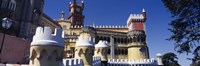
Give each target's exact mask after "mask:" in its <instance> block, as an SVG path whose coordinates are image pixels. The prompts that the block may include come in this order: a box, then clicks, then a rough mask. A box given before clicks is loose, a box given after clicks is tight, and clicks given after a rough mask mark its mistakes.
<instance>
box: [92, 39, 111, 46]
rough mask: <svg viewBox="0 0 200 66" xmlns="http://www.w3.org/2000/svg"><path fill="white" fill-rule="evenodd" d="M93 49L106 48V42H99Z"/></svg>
mask: <svg viewBox="0 0 200 66" xmlns="http://www.w3.org/2000/svg"><path fill="white" fill-rule="evenodd" d="M95 47H108V42H107V41H102V40H100V41H99V42H98V44H96V45H95Z"/></svg>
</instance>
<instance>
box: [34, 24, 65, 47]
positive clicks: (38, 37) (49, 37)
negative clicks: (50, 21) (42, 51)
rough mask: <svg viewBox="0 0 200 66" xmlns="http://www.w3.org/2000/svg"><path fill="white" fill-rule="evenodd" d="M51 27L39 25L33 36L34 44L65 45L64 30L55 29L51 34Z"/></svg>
mask: <svg viewBox="0 0 200 66" xmlns="http://www.w3.org/2000/svg"><path fill="white" fill-rule="evenodd" d="M51 33H52V30H51V28H50V27H44V28H43V27H38V28H37V29H36V33H35V35H34V36H33V41H32V42H31V46H33V45H54V46H61V47H64V32H63V31H62V29H55V31H54V34H51Z"/></svg>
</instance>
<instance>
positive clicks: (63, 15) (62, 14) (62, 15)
mask: <svg viewBox="0 0 200 66" xmlns="http://www.w3.org/2000/svg"><path fill="white" fill-rule="evenodd" d="M64 19H65V12H64V11H62V12H61V20H64Z"/></svg>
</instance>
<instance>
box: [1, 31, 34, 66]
mask: <svg viewBox="0 0 200 66" xmlns="http://www.w3.org/2000/svg"><path fill="white" fill-rule="evenodd" d="M2 39H3V34H2V33H0V43H2ZM30 43H31V42H30V41H26V40H23V39H21V38H17V37H15V36H10V35H6V36H5V38H4V43H3V48H2V52H1V54H0V63H14V64H24V63H27V58H29V52H30V50H29V49H30ZM1 46H2V44H0V47H1Z"/></svg>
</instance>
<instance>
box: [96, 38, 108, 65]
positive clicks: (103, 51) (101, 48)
mask: <svg viewBox="0 0 200 66" xmlns="http://www.w3.org/2000/svg"><path fill="white" fill-rule="evenodd" d="M107 48H108V42H107V41H102V40H100V41H99V42H98V44H96V45H95V53H94V56H99V57H101V63H102V65H101V66H106V65H107V61H108V58H107Z"/></svg>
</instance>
